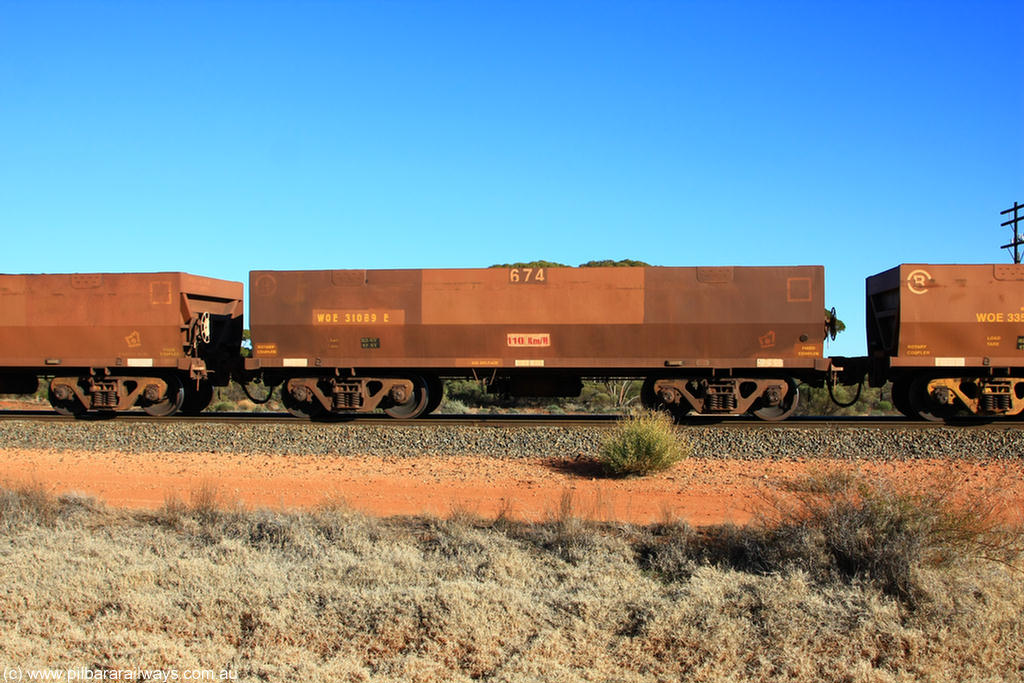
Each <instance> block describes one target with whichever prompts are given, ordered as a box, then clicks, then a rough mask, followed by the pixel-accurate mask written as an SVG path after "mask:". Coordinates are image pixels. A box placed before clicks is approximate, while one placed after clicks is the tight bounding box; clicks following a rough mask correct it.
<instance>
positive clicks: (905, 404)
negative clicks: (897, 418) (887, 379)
mask: <svg viewBox="0 0 1024 683" xmlns="http://www.w3.org/2000/svg"><path fill="white" fill-rule="evenodd" d="M910 384H911V380H910V379H897V380H894V381H893V383H892V390H891V396H892V406H893V408H895V409H896V410H898V411H900V413H902V414H903V415H904V416H905V417H907V418H909V419H911V420H920V419H921V416H920V415H918V414H917V411H916V410H914V407H913V406H912V405H911V404H910Z"/></svg>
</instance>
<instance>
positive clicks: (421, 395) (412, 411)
mask: <svg viewBox="0 0 1024 683" xmlns="http://www.w3.org/2000/svg"><path fill="white" fill-rule="evenodd" d="M408 379H409V380H412V394H411V395H410V396H409V397H408V398H407V399H406V400H405V402H404V403H397V404H396V403H393V404H392V405H391V406H390V407H388V408H385V409H384V412H385V413H386V414H387V415H388V417H393V418H395V419H396V420H414V419H416V418H417V417H419V416H420V415H423V414H424V413H426V412H427V406H428V405H430V390H429V389H428V388H427V383H426V382H425V381H424V380H423V378H422V377H409V378H408Z"/></svg>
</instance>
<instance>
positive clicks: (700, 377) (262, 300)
mask: <svg viewBox="0 0 1024 683" xmlns="http://www.w3.org/2000/svg"><path fill="white" fill-rule="evenodd" d="M249 296H250V323H251V329H252V339H253V348H252V358H250V359H247V361H246V368H247V370H248V372H249V373H250V376H254V377H260V378H262V380H263V381H264V382H266V383H268V384H276V383H284V387H283V389H282V399H283V401H284V403H285V405H286V407H287V408H288V409H289V410H290V411H291V412H292V413H294V414H297V415H305V416H317V415H322V414H324V413H331V412H333V413H346V412H361V411H370V410H374V409H379V408H380V409H384V411H385V412H386V413H387V414H389V415H392V416H394V417H405V418H409V417H417V416H419V415H422V414H425V413H428V412H430V410H432V409H433V408H435V407H436V406H437V405H438V404H439V403H440V401H441V386H442V384H441V379H443V378H450V377H474V378H477V379H479V380H480V381H482V382H484V383H485V384H486V385H487V386H488V388H489V390H490V391H494V392H502V393H507V394H511V395H521V396H572V395H578V394H579V391H580V389H581V386H582V385H581V380H582V379H583V378H588V377H596V378H602V377H603V378H607V377H641V378H644V380H645V381H644V385H643V391H642V399H643V402H644V404H645V405H648V406H650V407H657V406H662V407H666V408H668V409H670V410H672V411H674V412H676V413H687V412H690V411H694V412H697V413H702V414H737V413H747V412H751V413H753V414H755V415H757V416H759V417H761V418H763V419H769V420H774V419H782V418H784V417H786V416H788V415H789V414H791V413H792V412H793V410H794V409H795V408H796V402H797V397H798V393H797V390H796V385H795V381H794V379H795V378H804V377H806V378H807V379H808V381H817V383H818V384H820V383H821V380H820V377H821V375H822V371H823V370H825V369H827V367H828V363H827V361H826V360H824V359H823V358H822V344H823V336H824V335H823V332H824V324H823V321H824V269H823V268H822V267H821V266H792V267H685V268H668V267H617V268H616V267H610V268H605V267H599V268H516V267H512V268H508V267H499V268H483V269H454V270H449V269H437V270H315V271H270V270H260V271H252V272H251V273H250V286H249Z"/></svg>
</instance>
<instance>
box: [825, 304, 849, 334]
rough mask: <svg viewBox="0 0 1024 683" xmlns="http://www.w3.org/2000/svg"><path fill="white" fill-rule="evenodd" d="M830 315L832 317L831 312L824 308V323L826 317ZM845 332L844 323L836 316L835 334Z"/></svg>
mask: <svg viewBox="0 0 1024 683" xmlns="http://www.w3.org/2000/svg"><path fill="white" fill-rule="evenodd" d="M830 315H832V312H831V311H830V310H828V309H827V308H826V309H825V320H826V321H828V317H829V316H830ZM845 330H846V323H844V322H843V321H842V320H840V319H839V317H838V316H836V334H839V333H840V332H843V331H845Z"/></svg>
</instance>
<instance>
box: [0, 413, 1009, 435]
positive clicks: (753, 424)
mask: <svg viewBox="0 0 1024 683" xmlns="http://www.w3.org/2000/svg"><path fill="white" fill-rule="evenodd" d="M619 419H621V416H620V415H573V414H569V415H543V414H485V415H481V414H463V415H430V416H427V417H424V418H419V419H415V420H398V419H394V418H390V417H385V416H382V415H354V416H351V417H333V416H332V417H331V418H328V419H326V420H318V421H313V422H310V421H309V420H304V419H301V418H297V417H294V416H292V415H291V414H289V413H269V412H268V413H248V412H245V413H240V412H233V413H201V414H200V415H195V416H180V415H179V416H174V417H169V418H168V417H153V416H150V415H147V414H146V413H143V412H141V411H138V412H135V411H133V412H127V413H118V414H116V415H114V414H110V415H105V414H102V413H100V414H87V415H86V416H85V417H82V418H77V419H76V418H73V417H67V416H64V415H60V414H58V413H56V412H53V411H50V410H0V420H31V421H39V422H55V423H57V422H106V421H109V420H116V421H117V422H148V423H154V424H159V423H172V422H177V423H193V424H291V425H302V424H316V425H322V426H324V427H327V428H329V427H330V426H331V425H332V424H342V425H376V426H394V427H432V426H453V425H454V426H459V425H461V426H474V427H494V428H504V427H516V426H520V427H522V426H529V427H536V426H564V427H597V428H608V427H611V426H612V425H614V424H615V423H616V422H617V421H618V420H619ZM700 426H716V427H726V428H736V429H766V430H776V429H837V428H838V429H847V428H871V429H883V430H884V429H937V428H943V427H949V426H955V427H965V428H970V429H978V428H992V429H1019V428H1024V420H1016V419H1000V420H980V419H973V420H972V419H970V418H965V419H962V420H957V421H950V422H948V423H943V422H927V421H923V420H908V419H906V418H904V417H899V416H895V417H888V416H882V417H875V416H852V417H850V416H843V417H835V416H794V417H791V418H789V419H787V420H784V421H781V422H765V421H762V420H758V419H756V418H748V417H741V416H725V417H720V418H719V417H706V416H695V417H688V418H684V419H683V420H682V421H681V422H680V423H679V427H680V428H682V429H685V428H687V427H700Z"/></svg>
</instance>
